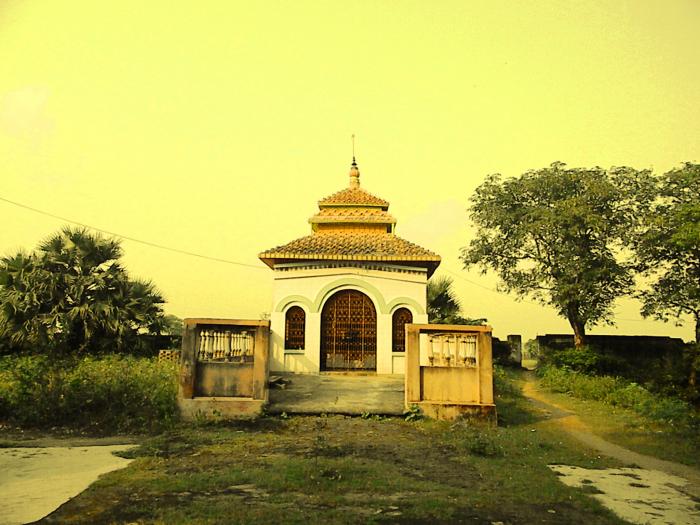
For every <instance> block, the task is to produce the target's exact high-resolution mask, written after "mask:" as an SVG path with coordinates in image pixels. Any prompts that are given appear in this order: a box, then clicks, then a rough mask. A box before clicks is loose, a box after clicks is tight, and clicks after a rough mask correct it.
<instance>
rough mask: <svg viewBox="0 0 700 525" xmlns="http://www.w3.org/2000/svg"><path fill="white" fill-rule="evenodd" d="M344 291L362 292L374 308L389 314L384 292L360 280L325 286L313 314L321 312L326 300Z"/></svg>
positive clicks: (334, 282)
mask: <svg viewBox="0 0 700 525" xmlns="http://www.w3.org/2000/svg"><path fill="white" fill-rule="evenodd" d="M343 289H355V290H359V291H360V292H364V293H365V294H366V295H367V296H368V297H369V298H370V300H371V301H372V302H373V303H374V306H375V308H376V309H377V311H378V312H379V313H382V314H385V313H388V310H387V307H386V302H385V301H384V297H383V296H382V292H380V291H379V289H378V288H377V287H375V286H373V285H371V284H369V283H367V282H365V281H361V280H359V279H338V280H337V281H333V282H332V283H330V284H327V285H326V286H324V287H323V288H322V289H321V291H320V292H318V295H317V296H316V300H315V301H314V305H313V312H320V311H321V307H322V306H323V303H325V302H326V300H327V299H328V298H329V297H330V296H331V295H333V294H334V293H335V292H338V291H340V290H343Z"/></svg>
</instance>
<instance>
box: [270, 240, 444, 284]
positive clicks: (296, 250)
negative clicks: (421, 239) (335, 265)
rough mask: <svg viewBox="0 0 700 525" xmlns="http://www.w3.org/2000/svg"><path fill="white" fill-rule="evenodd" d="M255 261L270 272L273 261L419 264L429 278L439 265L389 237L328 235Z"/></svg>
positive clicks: (415, 248) (280, 248) (410, 245)
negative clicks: (264, 265) (427, 273)
mask: <svg viewBox="0 0 700 525" xmlns="http://www.w3.org/2000/svg"><path fill="white" fill-rule="evenodd" d="M258 257H259V258H260V259H261V260H262V261H263V262H264V263H265V264H267V265H268V266H270V267H271V268H272V267H273V265H274V263H275V261H280V262H281V261H287V262H289V261H294V260H296V261H301V260H318V259H333V260H344V259H345V260H348V259H349V260H355V261H387V262H404V263H414V264H415V263H422V264H421V266H425V267H427V268H428V271H429V273H430V274H432V272H433V271H434V270H435V268H437V266H438V265H439V264H440V260H441V259H440V256H439V255H437V254H435V253H433V252H431V251H429V250H426V249H425V248H421V247H420V246H418V245H417V244H413V243H412V242H409V241H407V240H405V239H402V238H401V237H397V236H396V235H394V234H392V233H383V234H377V233H365V232H329V233H315V234H313V235H307V236H306V237H302V238H300V239H296V240H294V241H292V242H290V243H287V244H285V245H283V246H278V247H276V248H272V249H271V250H268V251H266V252H263V253H261V254H260V255H258Z"/></svg>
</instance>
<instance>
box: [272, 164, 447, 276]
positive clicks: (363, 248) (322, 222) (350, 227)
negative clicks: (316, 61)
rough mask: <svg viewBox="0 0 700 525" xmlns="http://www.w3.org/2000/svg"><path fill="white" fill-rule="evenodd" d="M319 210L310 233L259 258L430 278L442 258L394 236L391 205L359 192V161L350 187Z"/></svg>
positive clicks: (320, 203) (325, 201)
mask: <svg viewBox="0 0 700 525" xmlns="http://www.w3.org/2000/svg"><path fill="white" fill-rule="evenodd" d="M318 208H319V211H318V213H316V214H315V215H314V216H313V217H311V218H310V219H309V222H310V223H311V229H312V234H311V235H307V236H306V237H302V238H300V239H296V240H294V241H292V242H290V243H287V244H285V245H283V246H278V247H276V248H273V249H271V250H268V251H265V252H262V253H260V254H259V255H258V257H259V258H260V260H262V261H263V262H264V263H265V264H267V265H268V266H270V267H271V268H274V266H275V264H278V263H279V264H282V263H291V262H303V261H318V260H336V261H339V260H353V261H384V262H387V263H394V264H403V265H408V266H417V267H423V268H425V269H426V270H427V272H428V277H430V275H432V273H433V272H434V271H435V269H436V268H437V267H438V266H439V264H440V260H441V259H440V256H439V255H437V254H435V253H433V252H431V251H429V250H426V249H425V248H421V247H420V246H418V245H416V244H413V243H411V242H409V241H407V240H405V239H402V238H400V237H397V236H396V234H395V233H394V228H395V226H396V219H395V218H394V217H393V216H392V215H391V214H389V203H388V202H387V201H385V200H384V199H380V198H379V197H376V196H374V195H372V194H371V193H369V192H368V191H365V190H363V189H362V188H360V170H359V169H358V167H357V163H356V162H355V158H354V157H353V159H352V165H351V167H350V184H349V186H348V187H347V188H345V189H343V190H340V191H338V192H336V193H334V194H332V195H330V196H328V197H326V198H324V199H321V200H320V201H318Z"/></svg>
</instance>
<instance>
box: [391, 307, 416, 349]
mask: <svg viewBox="0 0 700 525" xmlns="http://www.w3.org/2000/svg"><path fill="white" fill-rule="evenodd" d="M412 322H413V314H412V313H411V311H410V310H409V309H408V308H399V309H398V310H396V311H395V312H394V315H393V316H392V317H391V351H392V352H405V351H406V330H405V328H404V327H405V326H406V324H407V323H412Z"/></svg>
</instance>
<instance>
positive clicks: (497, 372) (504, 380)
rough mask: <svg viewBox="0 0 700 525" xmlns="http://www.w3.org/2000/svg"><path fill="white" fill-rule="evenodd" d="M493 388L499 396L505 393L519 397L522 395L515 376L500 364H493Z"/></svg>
mask: <svg viewBox="0 0 700 525" xmlns="http://www.w3.org/2000/svg"><path fill="white" fill-rule="evenodd" d="M493 390H494V394H495V395H496V396H497V397H498V396H503V395H506V396H509V397H519V396H521V395H522V393H521V392H520V389H519V388H518V386H517V385H516V384H515V382H514V381H513V378H511V377H510V376H509V375H508V372H507V371H506V370H505V369H504V368H503V367H501V366H499V365H493Z"/></svg>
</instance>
